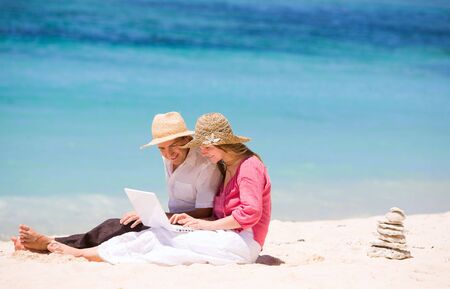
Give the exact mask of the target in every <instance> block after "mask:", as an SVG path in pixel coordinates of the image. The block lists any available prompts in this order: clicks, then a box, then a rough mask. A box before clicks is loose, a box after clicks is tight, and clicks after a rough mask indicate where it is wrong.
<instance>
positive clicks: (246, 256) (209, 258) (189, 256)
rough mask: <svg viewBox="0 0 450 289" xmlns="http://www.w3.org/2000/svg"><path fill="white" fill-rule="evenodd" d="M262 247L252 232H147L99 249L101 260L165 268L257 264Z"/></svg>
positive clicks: (112, 241) (116, 240) (131, 235)
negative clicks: (152, 264)
mask: <svg viewBox="0 0 450 289" xmlns="http://www.w3.org/2000/svg"><path fill="white" fill-rule="evenodd" d="M260 251H261V246H260V245H259V244H258V242H256V241H255V240H254V239H253V232H252V230H251V229H250V230H244V231H242V232H240V233H236V232H234V231H231V230H227V231H223V230H219V231H206V230H205V231H203V230H198V231H194V232H187V233H180V232H171V231H167V230H165V229H147V230H144V231H141V232H130V233H126V234H123V235H120V236H117V237H114V238H112V239H110V240H108V241H106V242H104V243H102V244H101V245H100V246H99V247H98V253H99V256H100V258H102V259H103V260H104V261H106V262H109V263H112V264H117V263H131V262H133V263H136V262H147V263H155V264H161V265H181V264H184V265H188V264H193V263H210V264H215V265H222V264H230V263H238V264H245V263H254V262H255V261H256V258H257V257H258V255H259V253H260Z"/></svg>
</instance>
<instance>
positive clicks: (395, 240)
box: [378, 234, 406, 244]
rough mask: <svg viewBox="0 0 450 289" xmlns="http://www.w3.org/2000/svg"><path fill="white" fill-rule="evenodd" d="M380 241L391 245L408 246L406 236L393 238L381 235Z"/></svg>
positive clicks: (379, 236)
mask: <svg viewBox="0 0 450 289" xmlns="http://www.w3.org/2000/svg"><path fill="white" fill-rule="evenodd" d="M378 239H379V240H382V241H386V242H390V243H399V244H406V239H405V237H404V236H402V237H393V236H388V235H383V234H379V235H378Z"/></svg>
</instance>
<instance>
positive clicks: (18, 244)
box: [11, 237, 27, 251]
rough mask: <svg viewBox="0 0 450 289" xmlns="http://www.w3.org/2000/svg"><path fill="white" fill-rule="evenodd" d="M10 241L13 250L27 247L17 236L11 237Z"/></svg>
mask: <svg viewBox="0 0 450 289" xmlns="http://www.w3.org/2000/svg"><path fill="white" fill-rule="evenodd" d="M11 241H12V242H13V244H14V251H22V250H26V249H27V248H25V246H24V245H23V244H22V242H20V239H19V238H17V237H12V238H11Z"/></svg>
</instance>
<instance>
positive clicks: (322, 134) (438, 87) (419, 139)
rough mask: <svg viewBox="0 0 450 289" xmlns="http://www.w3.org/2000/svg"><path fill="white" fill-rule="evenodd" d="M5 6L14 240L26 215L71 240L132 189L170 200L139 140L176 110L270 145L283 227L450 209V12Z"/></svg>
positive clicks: (1, 39)
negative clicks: (224, 121) (222, 122)
mask: <svg viewBox="0 0 450 289" xmlns="http://www.w3.org/2000/svg"><path fill="white" fill-rule="evenodd" d="M0 11H1V12H0V148H1V151H2V153H1V154H0V221H2V224H5V223H7V225H6V226H5V225H2V227H1V229H0V233H1V234H3V236H6V235H8V234H10V233H11V232H13V231H14V228H15V226H16V223H19V222H28V223H30V222H31V223H34V224H37V226H41V228H42V229H43V230H47V231H49V232H61V231H63V230H61V226H62V225H64V224H67V222H69V220H70V222H71V224H72V223H74V224H73V225H71V228H72V227H74V226H76V225H75V224H79V225H80V227H79V229H82V228H83V229H84V228H86V223H87V222H91V223H92V224H94V223H96V222H98V221H100V220H101V219H102V218H104V217H108V216H117V215H120V214H121V213H122V211H124V210H127V209H129V205H128V203H127V200H126V199H125V197H124V194H123V192H122V188H123V187H125V186H128V187H136V188H141V189H147V190H153V191H156V192H158V193H159V195H160V198H161V200H162V202H166V201H167V197H166V195H165V184H164V175H163V170H162V163H161V160H160V158H159V156H158V153H157V152H156V151H155V150H151V149H149V150H145V151H140V150H139V146H140V145H142V144H144V143H146V142H147V141H148V140H149V139H150V131H149V130H150V124H151V120H152V118H153V115H154V114H155V113H159V112H166V111H172V110H176V111H180V112H181V113H182V114H183V116H184V117H185V119H186V121H187V122H188V125H189V126H190V127H191V128H193V127H194V124H195V120H196V118H197V117H198V116H199V115H201V114H203V113H206V112H210V111H220V112H222V113H224V114H225V115H226V116H227V117H228V118H229V119H230V121H231V123H232V125H233V128H234V130H235V132H236V133H237V134H241V135H246V136H249V137H251V138H252V139H253V141H252V142H251V143H250V146H251V147H252V148H253V149H254V150H255V151H257V152H258V153H260V154H261V156H262V157H263V160H264V162H265V163H266V165H267V167H268V168H269V173H270V175H271V179H272V183H273V216H274V218H280V219H317V218H320V219H324V218H341V217H352V216H363V215H371V214H381V213H383V212H385V211H386V210H387V209H389V207H391V206H394V205H396V206H400V207H402V208H404V209H405V210H406V211H407V213H422V212H437V211H446V210H449V209H450V207H449V205H448V204H449V203H450V150H449V149H448V148H449V147H450V84H449V83H450V82H449V76H450V57H449V56H450V53H449V52H450V21H449V20H450V19H449V15H450V13H449V12H450V5H448V4H447V2H446V1H428V2H427V3H421V2H420V1H413V2H411V1H389V2H388V1H346V4H345V5H342V3H340V2H337V1H170V2H163V1H127V2H125V1H98V2H97V3H95V2H93V1H71V2H70V3H61V2H60V1H50V2H48V3H46V5H42V3H41V2H40V1H1V2H0ZM86 196H91V198H89V197H86ZM98 198H101V199H102V200H105V199H107V200H108V201H105V202H100V203H99V202H98ZM90 199H91V200H90ZM86 202H87V203H86ZM68 204H70V206H74V207H73V208H74V210H66V207H67V206H68ZM98 204H102V205H100V206H99V205H98ZM54 214H56V215H58V219H57V220H52V221H45V220H47V219H49V218H50V216H52V215H54ZM80 214H81V215H83V219H80V218H81V217H80ZM37 215H38V216H40V217H39V218H38V219H39V221H37V219H36V216H37ZM89 216H91V217H89ZM11 219H12V220H14V221H12V222H5V221H7V220H11ZM88 220H89V221H88ZM72 221H73V222H72ZM91 223H90V224H91Z"/></svg>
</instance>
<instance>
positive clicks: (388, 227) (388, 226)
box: [378, 223, 405, 232]
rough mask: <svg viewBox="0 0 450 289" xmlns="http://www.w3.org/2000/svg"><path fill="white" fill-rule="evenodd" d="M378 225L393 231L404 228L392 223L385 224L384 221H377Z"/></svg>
mask: <svg viewBox="0 0 450 289" xmlns="http://www.w3.org/2000/svg"><path fill="white" fill-rule="evenodd" d="M378 227H380V228H383V229H391V230H395V231H400V232H403V231H404V230H405V228H404V227H403V226H401V225H392V224H386V223H378Z"/></svg>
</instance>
